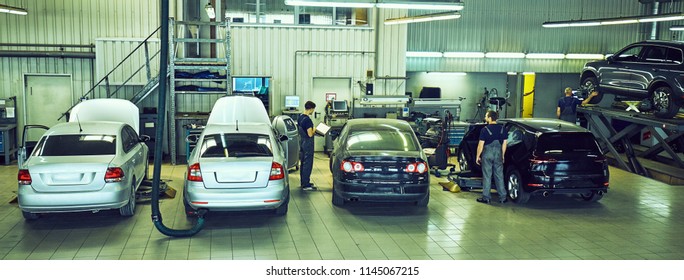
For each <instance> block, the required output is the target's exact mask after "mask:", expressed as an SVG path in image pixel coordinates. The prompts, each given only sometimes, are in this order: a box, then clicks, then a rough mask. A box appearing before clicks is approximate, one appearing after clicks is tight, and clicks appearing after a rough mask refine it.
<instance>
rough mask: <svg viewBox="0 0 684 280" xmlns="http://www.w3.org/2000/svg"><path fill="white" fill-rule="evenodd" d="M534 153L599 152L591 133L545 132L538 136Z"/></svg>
mask: <svg viewBox="0 0 684 280" xmlns="http://www.w3.org/2000/svg"><path fill="white" fill-rule="evenodd" d="M536 153H537V154H538V155H542V154H561V153H562V154H570V153H585V154H600V150H599V147H598V145H597V144H596V140H594V136H593V135H592V134H591V133H545V134H542V135H541V136H539V140H538V141H537V149H536Z"/></svg>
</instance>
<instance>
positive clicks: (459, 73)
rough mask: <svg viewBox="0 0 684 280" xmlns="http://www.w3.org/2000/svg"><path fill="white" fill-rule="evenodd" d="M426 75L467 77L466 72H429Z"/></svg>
mask: <svg viewBox="0 0 684 280" xmlns="http://www.w3.org/2000/svg"><path fill="white" fill-rule="evenodd" d="M425 73H426V74H439V75H452V76H466V75H468V73H466V72H442V71H427V72H425Z"/></svg>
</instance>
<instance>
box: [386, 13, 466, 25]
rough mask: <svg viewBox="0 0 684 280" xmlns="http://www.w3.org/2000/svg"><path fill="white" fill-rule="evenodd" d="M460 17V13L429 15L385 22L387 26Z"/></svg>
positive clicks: (391, 19) (390, 19) (389, 19)
mask: <svg viewBox="0 0 684 280" xmlns="http://www.w3.org/2000/svg"><path fill="white" fill-rule="evenodd" d="M460 17H461V14H460V13H458V12H445V13H436V14H427V15H420V16H412V17H403V18H388V19H386V20H385V25H392V24H403V23H415V22H426V21H435V20H447V19H457V18H460Z"/></svg>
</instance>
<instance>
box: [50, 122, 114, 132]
mask: <svg viewBox="0 0 684 280" xmlns="http://www.w3.org/2000/svg"><path fill="white" fill-rule="evenodd" d="M79 124H80V125H79ZM124 125H126V124H124V123H121V122H106V121H86V122H80V123H79V122H68V123H59V124H57V125H55V126H53V127H52V128H50V130H48V131H47V132H45V135H73V134H107V135H117V134H118V132H119V130H121V127H123V126H124Z"/></svg>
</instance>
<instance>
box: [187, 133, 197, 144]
mask: <svg viewBox="0 0 684 280" xmlns="http://www.w3.org/2000/svg"><path fill="white" fill-rule="evenodd" d="M197 141H199V135H197V134H190V135H188V136H186V137H185V142H188V143H190V144H197Z"/></svg>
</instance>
